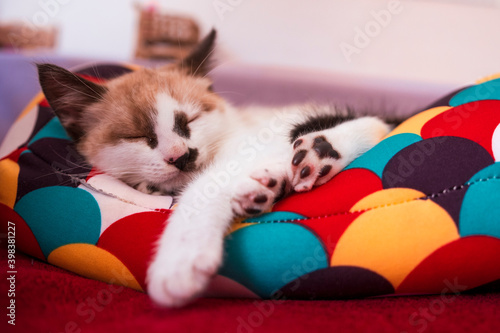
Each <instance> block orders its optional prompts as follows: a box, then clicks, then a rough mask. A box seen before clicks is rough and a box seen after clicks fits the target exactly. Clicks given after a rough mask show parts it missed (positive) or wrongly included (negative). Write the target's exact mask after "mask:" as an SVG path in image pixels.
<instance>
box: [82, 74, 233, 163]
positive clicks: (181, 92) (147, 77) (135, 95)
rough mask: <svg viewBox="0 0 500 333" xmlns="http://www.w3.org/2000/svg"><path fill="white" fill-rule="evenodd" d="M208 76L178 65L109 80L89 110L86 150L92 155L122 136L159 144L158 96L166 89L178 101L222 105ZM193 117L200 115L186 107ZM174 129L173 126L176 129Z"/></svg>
mask: <svg viewBox="0 0 500 333" xmlns="http://www.w3.org/2000/svg"><path fill="white" fill-rule="evenodd" d="M210 85H211V81H210V80H209V79H207V78H202V77H197V76H196V77H195V76H191V75H188V74H186V73H184V72H182V71H181V70H179V69H178V67H175V66H169V67H165V68H161V69H146V68H145V69H140V70H138V71H135V72H132V73H129V74H126V75H124V76H122V77H119V78H116V79H114V80H111V81H109V82H108V83H106V87H107V93H106V94H105V95H104V96H103V98H102V99H101V100H100V101H99V102H98V103H95V104H93V105H91V106H90V107H89V108H88V110H86V119H87V120H86V121H85V123H84V125H85V131H86V133H88V134H89V135H87V136H86V137H85V140H84V141H86V142H85V143H82V145H81V148H82V150H84V154H86V155H91V154H93V152H94V151H95V150H96V149H98V147H99V144H102V143H105V144H113V143H115V142H118V141H119V140H123V139H137V140H146V142H147V143H148V144H149V145H150V147H151V148H155V147H156V145H157V144H158V141H157V138H156V134H155V126H156V123H155V122H156V118H157V114H158V110H157V109H156V107H157V106H156V103H157V100H156V98H157V96H158V94H160V93H166V94H168V95H169V96H171V97H172V98H173V99H175V100H177V101H178V102H179V104H190V105H195V106H196V107H197V109H198V110H199V111H200V112H208V111H212V110H214V109H215V108H216V107H218V106H221V105H223V100H222V99H221V98H220V97H219V96H218V95H216V94H214V93H212V92H210V91H209V90H208V88H209V87H210ZM171 111H172V113H173V114H175V112H182V113H186V116H187V120H188V121H190V120H192V119H194V118H196V117H197V116H198V115H194V114H189V113H187V112H186V110H171ZM173 130H174V129H173Z"/></svg>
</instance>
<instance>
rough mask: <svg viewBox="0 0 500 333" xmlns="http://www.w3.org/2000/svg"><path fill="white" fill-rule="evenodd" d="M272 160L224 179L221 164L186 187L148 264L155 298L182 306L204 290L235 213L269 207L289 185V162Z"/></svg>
mask: <svg viewBox="0 0 500 333" xmlns="http://www.w3.org/2000/svg"><path fill="white" fill-rule="evenodd" d="M284 148H288V146H284ZM287 156H288V155H287ZM278 157H279V158H280V159H282V156H277V157H276V159H277V158H278ZM268 162H269V163H266V164H265V165H266V166H267V167H262V168H261V167H256V168H255V169H254V170H252V168H253V167H250V168H248V169H245V170H242V171H241V173H240V174H238V175H235V176H231V177H230V176H229V175H227V174H226V177H225V178H224V177H221V175H222V172H223V170H225V166H224V163H222V164H221V163H219V164H218V165H216V166H213V167H212V168H210V169H209V170H207V171H206V172H204V173H203V174H201V175H200V176H199V178H198V179H196V180H195V181H194V182H193V183H191V184H190V185H189V186H188V188H187V190H186V191H185V192H184V193H183V195H182V197H181V198H180V200H179V203H178V207H177V208H176V210H175V211H174V212H173V214H172V215H171V216H170V218H169V221H168V225H167V228H166V229H165V231H164V232H163V234H162V236H161V237H160V239H159V241H158V248H157V253H156V256H155V258H154V260H153V262H152V263H151V265H150V267H149V269H148V276H147V277H148V293H149V295H150V296H151V298H153V299H154V300H155V301H156V302H157V303H159V304H161V305H165V306H182V305H184V304H186V303H187V302H189V301H190V300H192V299H193V298H195V297H196V296H198V295H199V294H200V293H202V292H203V291H204V290H205V289H206V287H207V285H208V283H209V282H210V279H211V277H212V276H213V275H215V274H216V273H217V270H218V268H219V267H220V266H221V264H222V259H223V242H224V234H225V233H226V231H227V229H228V228H229V226H230V224H231V222H232V221H233V219H234V217H235V216H250V215H256V214H258V213H260V212H263V211H266V210H268V209H269V208H270V207H271V206H272V204H273V202H274V201H275V199H276V198H277V197H279V196H280V195H282V194H283V191H286V190H287V189H288V188H289V186H288V187H287V184H289V182H288V172H287V170H286V167H287V166H288V163H286V162H284V161H276V163H272V162H273V161H270V160H268Z"/></svg>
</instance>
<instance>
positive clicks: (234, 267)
mask: <svg viewBox="0 0 500 333" xmlns="http://www.w3.org/2000/svg"><path fill="white" fill-rule="evenodd" d="M225 245H226V257H225V259H224V266H223V267H222V268H221V269H220V271H219V274H220V275H223V276H226V277H228V278H230V279H233V280H235V281H236V282H238V283H241V284H242V285H244V286H246V287H247V288H249V289H250V290H252V291H253V292H255V293H256V294H257V295H259V296H260V297H265V298H269V297H270V296H271V295H272V294H273V293H274V292H276V291H277V290H278V289H280V288H281V287H283V286H284V285H286V284H287V283H289V282H291V281H293V280H295V279H297V278H299V277H300V276H302V275H304V274H307V273H310V272H312V271H315V270H317V269H322V268H325V267H328V259H327V256H326V253H325V250H324V247H323V245H322V243H321V241H320V240H319V239H318V238H316V236H314V235H313V234H312V233H311V232H310V231H308V230H307V229H305V228H303V227H301V226H299V225H297V224H293V223H263V224H254V225H250V226H248V227H245V228H241V229H238V230H237V231H235V232H234V233H232V234H231V235H229V236H228V237H227V238H226V243H225Z"/></svg>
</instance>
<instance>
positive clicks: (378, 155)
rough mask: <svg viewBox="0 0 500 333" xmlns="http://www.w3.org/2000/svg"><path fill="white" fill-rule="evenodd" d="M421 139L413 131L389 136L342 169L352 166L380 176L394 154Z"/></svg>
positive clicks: (351, 167)
mask: <svg viewBox="0 0 500 333" xmlns="http://www.w3.org/2000/svg"><path fill="white" fill-rule="evenodd" d="M421 140H422V138H421V137H420V136H419V135H416V134H413V133H402V134H397V135H394V136H390V137H388V138H387V139H385V140H383V141H381V142H380V143H379V144H378V145H376V146H375V147H373V148H372V149H370V150H369V151H367V152H366V153H364V154H363V155H361V156H360V157H358V158H357V159H355V160H354V161H353V162H352V163H351V164H349V165H348V166H347V167H346V168H345V169H344V170H347V169H354V168H362V169H367V170H370V171H372V172H373V173H375V174H376V175H377V176H379V177H380V178H382V173H383V172H384V168H385V165H386V164H387V162H389V160H390V159H391V158H392V157H393V156H394V155H396V154H397V153H398V152H399V151H400V150H401V149H403V148H406V147H408V146H409V145H412V144H414V143H415V142H418V141H421Z"/></svg>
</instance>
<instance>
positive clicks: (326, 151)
mask: <svg viewBox="0 0 500 333" xmlns="http://www.w3.org/2000/svg"><path fill="white" fill-rule="evenodd" d="M313 149H314V151H315V152H316V153H317V154H318V156H319V158H325V157H332V158H335V159H339V158H340V154H339V153H338V152H337V151H336V150H335V149H333V147H332V145H331V144H330V142H328V141H326V140H325V138H324V137H321V136H319V137H317V138H315V139H314V144H313Z"/></svg>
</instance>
